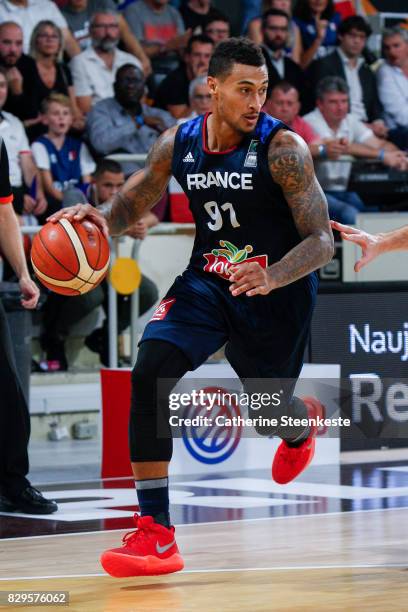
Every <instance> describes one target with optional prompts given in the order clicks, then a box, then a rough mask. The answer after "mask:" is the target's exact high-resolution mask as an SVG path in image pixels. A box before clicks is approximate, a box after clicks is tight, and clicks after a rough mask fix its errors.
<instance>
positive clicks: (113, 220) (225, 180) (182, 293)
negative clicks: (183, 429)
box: [51, 38, 333, 576]
mask: <svg viewBox="0 0 408 612" xmlns="http://www.w3.org/2000/svg"><path fill="white" fill-rule="evenodd" d="M208 75H209V76H208V84H209V88H210V91H211V94H212V100H213V111H212V113H209V114H207V115H205V116H199V117H197V118H195V119H193V120H191V121H188V122H186V123H184V124H183V125H181V126H180V127H177V128H171V129H170V130H168V131H167V132H165V133H164V134H163V135H162V136H161V137H160V138H159V140H158V141H157V142H156V143H155V145H154V146H153V147H152V149H151V151H150V153H149V155H148V158H147V162H146V167H145V169H144V171H143V172H141V173H140V174H137V175H133V176H132V177H131V178H130V179H128V181H127V182H126V184H125V186H124V188H123V189H122V190H121V191H120V193H119V194H118V195H117V196H116V197H114V198H113V199H112V201H111V202H110V203H109V204H108V205H105V207H104V208H103V209H102V210H101V208H99V209H98V210H95V209H93V208H91V207H90V206H88V205H78V206H75V207H73V208H72V209H71V210H68V211H67V212H65V213H64V212H61V213H58V214H56V215H54V216H53V217H51V220H52V221H55V220H57V219H59V218H60V217H62V216H65V217H67V218H70V219H72V218H74V219H78V220H80V219H83V218H84V217H88V218H89V219H91V220H93V221H94V222H95V223H98V225H99V226H100V227H101V228H103V229H104V231H105V233H106V234H108V233H111V234H121V233H123V232H124V231H125V230H126V228H127V227H128V226H129V225H131V224H132V223H134V222H135V221H136V220H137V219H138V218H140V216H141V215H143V214H144V213H145V212H146V211H147V210H148V209H150V208H151V207H152V206H153V205H154V203H155V202H157V200H158V199H159V198H160V196H161V194H162V193H163V191H164V190H165V189H166V187H167V184H168V182H169V179H170V177H171V175H172V174H173V175H174V176H175V177H176V179H177V180H178V181H179V183H180V184H181V185H182V186H183V189H184V190H185V192H186V193H187V195H188V196H189V199H190V206H191V209H192V212H193V214H194V218H195V222H196V227H197V233H196V238H195V243H194V247H193V252H192V255H191V259H190V263H189V265H188V267H187V269H186V270H185V272H184V273H183V274H182V275H181V276H179V277H177V279H176V281H175V283H174V284H173V286H172V287H171V288H170V290H169V291H168V293H167V295H166V297H165V298H164V300H163V301H162V302H161V305H160V306H159V308H158V309H157V310H156V312H155V314H154V315H153V318H152V320H151V322H150V323H148V325H147V326H146V329H145V331H144V334H143V337H142V340H141V345H140V350H139V353H138V358H137V363H136V365H135V368H134V370H133V375H132V401H131V416H130V447H131V460H132V467H133V472H134V477H135V481H136V489H137V495H138V500H139V506H140V511H141V516H140V517H138V516H136V526H137V530H136V531H135V532H132V533H130V534H127V535H126V536H125V539H124V545H123V546H122V547H121V548H117V549H114V550H110V551H106V552H105V553H104V554H103V555H102V557H101V562H102V565H103V567H104V569H105V570H106V571H107V572H108V573H109V574H111V575H112V576H136V575H149V574H162V573H163V574H165V573H169V572H174V571H177V570H180V569H182V567H183V560H182V558H181V556H180V554H179V551H178V548H177V545H176V542H175V539H174V527H171V524H170V519H169V511H168V508H169V501H168V465H169V461H170V459H171V455H172V440H171V436H170V433H169V435H168V436H167V437H159V436H158V435H157V432H156V429H157V427H156V423H157V390H156V384H157V381H158V379H169V378H172V379H180V378H181V377H182V376H184V374H185V373H186V372H187V371H188V370H194V369H195V368H197V367H198V366H199V365H200V364H202V363H204V362H205V360H206V359H207V357H208V356H209V355H211V354H213V353H214V352H215V351H216V350H218V349H219V348H220V347H222V346H223V345H224V344H226V356H227V358H228V360H229V361H230V363H231V365H232V367H233V368H234V369H235V370H236V372H237V374H238V375H239V376H240V378H241V379H245V378H264V379H276V378H277V379H296V378H297V377H298V375H299V373H300V370H301V367H302V359H303V354H304V349H305V345H306V341H307V338H308V333H309V326H310V320H311V316H312V310H313V305H314V302H315V295H316V288H317V287H316V286H317V281H316V275H315V273H314V271H315V270H316V269H317V268H319V267H320V266H322V265H323V264H325V263H327V262H328V261H329V260H330V259H331V257H332V255H333V237H332V232H331V229H330V224H329V219H328V213H327V203H326V200H325V197H324V195H323V193H322V190H321V188H320V186H319V184H318V182H317V180H316V178H315V175H314V171H313V162H312V160H311V157H310V154H309V151H308V148H307V146H306V145H305V143H304V142H303V141H302V140H301V138H299V137H298V136H297V135H296V134H294V133H293V132H291V131H288V130H287V129H285V126H284V125H283V124H282V123H280V122H279V121H277V120H275V119H273V118H272V117H270V116H269V115H265V114H264V113H262V112H261V108H262V106H263V104H264V102H265V96H266V90H267V85H268V72H267V69H266V66H265V63H264V58H263V55H262V53H261V51H260V49H259V48H258V47H257V46H256V45H255V44H254V43H252V42H251V41H249V40H246V39H234V38H231V39H228V40H226V41H223V42H221V43H220V44H219V45H218V46H217V48H216V49H215V51H214V54H213V56H212V58H211V61H210V66H209V71H208ZM286 409H287V412H288V413H290V414H291V415H294V416H297V417H307V415H308V411H307V407H306V405H305V404H304V403H303V402H302V401H301V400H298V399H297V398H293V401H291V403H290V406H289V407H287V408H286ZM165 410H167V415H166V416H168V406H166V408H165ZM167 420H168V419H167ZM169 429H170V428H169ZM268 433H269V432H268ZM274 433H276V435H278V436H279V437H281V438H282V442H281V444H280V446H279V449H278V451H277V453H276V455H275V458H274V463H273V468H272V474H273V477H274V479H275V480H276V481H277V482H279V483H287V482H289V481H290V480H292V479H293V478H295V477H296V476H297V475H298V474H299V473H300V472H301V471H302V470H303V469H304V468H305V467H306V466H307V465H308V464H309V463H310V461H311V458H312V456H313V452H314V439H313V436H312V433H311V430H310V428H309V427H304V426H301V427H297V428H283V427H280V428H278V429H277V430H276V431H275V432H274Z"/></svg>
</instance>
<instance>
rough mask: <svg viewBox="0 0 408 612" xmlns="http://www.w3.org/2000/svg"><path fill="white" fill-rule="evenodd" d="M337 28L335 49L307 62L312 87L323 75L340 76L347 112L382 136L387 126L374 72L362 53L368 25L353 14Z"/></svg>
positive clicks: (369, 32)
mask: <svg viewBox="0 0 408 612" xmlns="http://www.w3.org/2000/svg"><path fill="white" fill-rule="evenodd" d="M337 31H338V40H339V45H338V47H337V49H336V50H335V51H334V52H333V53H330V55H327V56H326V57H323V58H321V59H319V60H316V61H314V62H313V64H312V65H311V66H310V74H311V80H312V85H313V90H314V89H315V87H316V85H317V83H318V82H319V81H321V79H323V78H324V77H326V76H338V77H340V78H342V79H344V80H345V81H346V82H347V85H348V86H349V90H350V112H351V113H353V115H355V116H356V117H357V118H358V119H360V121H364V122H365V123H368V124H369V125H368V127H370V128H371V129H372V130H373V132H374V134H375V135H376V136H378V137H379V138H385V137H386V136H387V132H388V130H387V128H386V126H385V124H384V121H383V119H382V117H381V114H382V106H381V103H380V100H379V98H378V93H377V83H376V79H375V75H374V73H373V71H372V70H371V69H370V67H369V66H368V65H367V63H366V62H365V60H364V57H363V55H362V53H363V50H364V47H365V45H366V43H367V38H368V37H369V36H370V34H371V27H370V26H369V24H368V23H367V22H366V21H365V19H363V18H362V17H359V16H354V17H348V18H347V19H345V20H344V21H342V22H341V23H340V25H339V27H338V30H337Z"/></svg>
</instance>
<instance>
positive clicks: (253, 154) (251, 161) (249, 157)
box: [244, 140, 259, 168]
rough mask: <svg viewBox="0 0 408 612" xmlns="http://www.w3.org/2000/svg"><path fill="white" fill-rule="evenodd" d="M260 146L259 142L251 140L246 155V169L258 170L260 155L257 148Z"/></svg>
mask: <svg viewBox="0 0 408 612" xmlns="http://www.w3.org/2000/svg"><path fill="white" fill-rule="evenodd" d="M258 145H259V140H251V143H250V145H249V147H248V152H247V154H246V158H245V163H244V166H245V167H246V168H256V166H257V164H258V153H257V148H258Z"/></svg>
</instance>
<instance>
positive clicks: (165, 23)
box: [124, 0, 192, 83]
mask: <svg viewBox="0 0 408 612" xmlns="http://www.w3.org/2000/svg"><path fill="white" fill-rule="evenodd" d="M124 15H125V19H126V21H127V22H128V24H129V26H130V29H131V31H132V32H133V34H134V35H135V36H136V38H137V39H138V40H140V42H141V44H142V47H143V49H144V51H145V53H146V54H147V56H148V57H149V58H150V60H151V62H152V67H153V72H154V75H155V78H156V83H158V82H159V81H160V79H161V78H162V77H163V75H166V74H168V73H169V72H171V71H172V70H175V68H177V66H178V64H179V54H178V52H179V51H183V50H184V48H185V47H186V46H187V41H188V39H189V38H190V36H191V33H192V32H191V30H190V29H188V30H186V31H185V28H184V22H183V19H182V17H181V15H180V13H179V11H178V10H177V9H176V8H174V7H173V6H170V5H169V0H138V1H137V2H134V3H132V4H129V5H128V6H127V7H126V8H125V11H124Z"/></svg>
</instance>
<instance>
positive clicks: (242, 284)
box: [229, 261, 274, 297]
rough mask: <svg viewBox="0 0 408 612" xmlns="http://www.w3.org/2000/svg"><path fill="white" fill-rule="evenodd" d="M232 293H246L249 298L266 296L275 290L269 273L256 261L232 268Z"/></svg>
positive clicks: (230, 278)
mask: <svg viewBox="0 0 408 612" xmlns="http://www.w3.org/2000/svg"><path fill="white" fill-rule="evenodd" d="M230 270H231V275H230V277H229V280H230V281H231V283H232V284H231V286H230V288H229V289H230V291H231V293H232V295H234V296H236V295H240V294H241V293H245V295H247V296H248V297H252V296H253V295H266V294H267V293H269V292H270V291H272V289H274V286H273V283H272V280H271V277H270V276H269V274H268V272H267V271H266V270H265V268H263V267H262V266H261V265H260V264H259V263H257V262H256V261H254V262H251V263H243V264H240V265H239V266H233V267H232V268H230Z"/></svg>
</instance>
